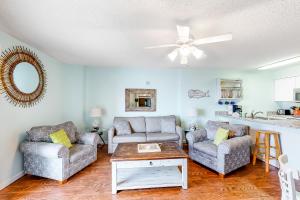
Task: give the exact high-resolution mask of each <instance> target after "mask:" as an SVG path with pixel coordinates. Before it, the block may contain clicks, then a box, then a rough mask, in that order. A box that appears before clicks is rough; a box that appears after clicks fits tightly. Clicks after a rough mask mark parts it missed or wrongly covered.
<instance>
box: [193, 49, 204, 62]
mask: <svg viewBox="0 0 300 200" xmlns="http://www.w3.org/2000/svg"><path fill="white" fill-rule="evenodd" d="M191 48H192V54H193V56H194V57H195V58H196V59H200V58H203V57H205V53H204V51H202V50H200V49H198V48H196V47H191Z"/></svg>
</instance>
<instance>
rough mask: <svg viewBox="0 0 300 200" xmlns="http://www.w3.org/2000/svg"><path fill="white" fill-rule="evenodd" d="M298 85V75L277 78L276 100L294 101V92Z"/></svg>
mask: <svg viewBox="0 0 300 200" xmlns="http://www.w3.org/2000/svg"><path fill="white" fill-rule="evenodd" d="M295 85H296V77H289V78H282V79H277V80H275V83H274V89H275V92H274V101H294V98H293V93H294V88H295Z"/></svg>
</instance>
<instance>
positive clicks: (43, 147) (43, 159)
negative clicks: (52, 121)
mask: <svg viewBox="0 0 300 200" xmlns="http://www.w3.org/2000/svg"><path fill="white" fill-rule="evenodd" d="M70 124H71V123H70ZM72 124H73V123H72ZM75 128H76V127H75ZM35 130H37V129H35ZM40 130H44V129H40ZM45 130H46V132H47V133H48V129H45ZM34 133H36V134H38V135H39V136H38V137H40V138H41V135H44V136H43V137H44V138H43V139H46V136H45V135H46V134H43V133H41V132H40V131H37V132H35V131H33V132H31V133H30V134H28V135H27V140H26V141H24V142H23V143H22V144H21V146H20V150H21V152H23V153H24V171H25V173H26V174H31V175H36V176H42V177H45V178H51V179H55V180H59V181H62V180H65V179H67V178H69V177H70V176H72V175H73V174H75V173H77V172H78V171H80V170H82V169H83V168H84V167H86V166H87V165H89V164H91V163H92V162H94V161H95V160H96V159H97V142H98V141H99V140H100V138H99V135H97V134H94V133H77V132H76V133H74V137H75V138H76V140H77V143H75V144H74V145H73V147H71V148H70V149H68V148H66V147H64V146H63V145H61V144H54V143H48V142H35V141H32V138H35V139H37V138H38V137H36V136H34Z"/></svg>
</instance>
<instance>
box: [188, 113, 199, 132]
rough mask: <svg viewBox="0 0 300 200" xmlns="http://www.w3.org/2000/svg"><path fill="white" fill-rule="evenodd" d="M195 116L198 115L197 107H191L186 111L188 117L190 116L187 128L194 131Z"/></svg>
mask: <svg viewBox="0 0 300 200" xmlns="http://www.w3.org/2000/svg"><path fill="white" fill-rule="evenodd" d="M197 116H198V109H197V108H191V109H190V110H189V111H188V117H190V118H192V120H190V122H189V130H190V131H195V130H196V129H197Z"/></svg>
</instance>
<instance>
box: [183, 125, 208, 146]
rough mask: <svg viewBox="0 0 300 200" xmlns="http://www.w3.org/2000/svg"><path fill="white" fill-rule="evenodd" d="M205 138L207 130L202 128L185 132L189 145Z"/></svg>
mask: <svg viewBox="0 0 300 200" xmlns="http://www.w3.org/2000/svg"><path fill="white" fill-rule="evenodd" d="M206 138H207V132H206V130H205V129H204V128H201V129H199V130H195V131H191V132H189V133H188V134H186V139H187V141H188V143H189V145H191V144H194V143H196V142H201V141H203V140H205V139H206Z"/></svg>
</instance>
